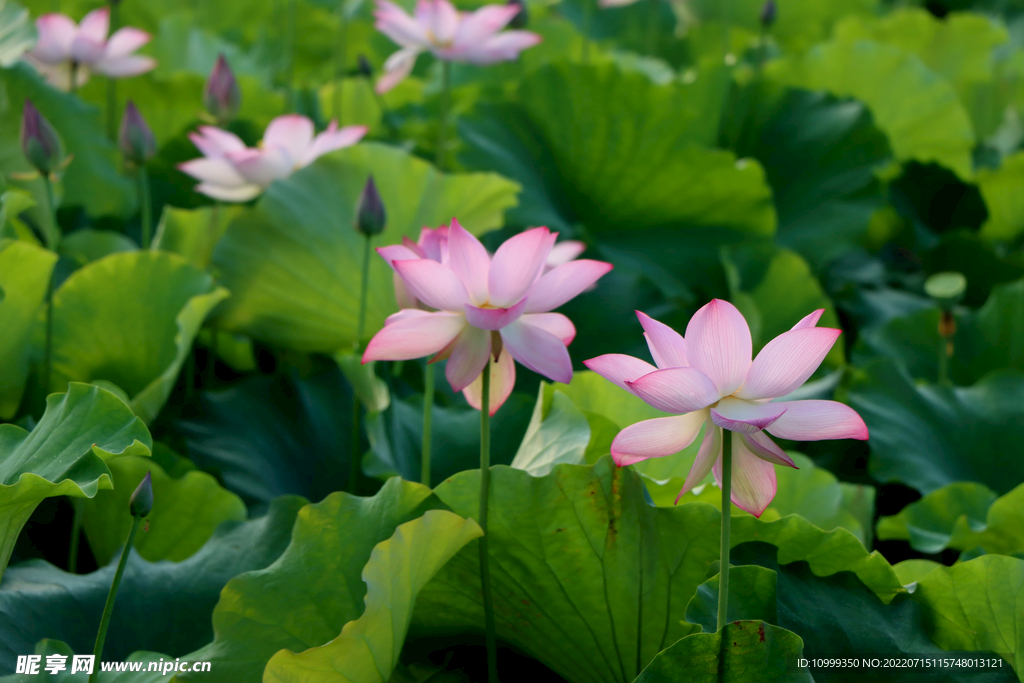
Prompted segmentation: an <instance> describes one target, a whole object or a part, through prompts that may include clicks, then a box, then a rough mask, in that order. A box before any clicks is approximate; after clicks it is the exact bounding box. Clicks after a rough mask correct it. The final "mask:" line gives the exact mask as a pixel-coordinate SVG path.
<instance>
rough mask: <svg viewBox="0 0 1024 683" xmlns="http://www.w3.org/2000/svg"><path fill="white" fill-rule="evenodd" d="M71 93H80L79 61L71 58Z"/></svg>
mask: <svg viewBox="0 0 1024 683" xmlns="http://www.w3.org/2000/svg"><path fill="white" fill-rule="evenodd" d="M69 87H70V90H68V92H69V93H71V94H72V95H75V94H77V93H78V62H76V61H75V60H71V82H70V85H69Z"/></svg>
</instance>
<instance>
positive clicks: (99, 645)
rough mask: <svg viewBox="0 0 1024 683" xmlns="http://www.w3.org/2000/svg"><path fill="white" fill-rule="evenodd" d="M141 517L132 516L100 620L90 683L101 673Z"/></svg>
mask: <svg viewBox="0 0 1024 683" xmlns="http://www.w3.org/2000/svg"><path fill="white" fill-rule="evenodd" d="M141 521H142V518H141V517H135V516H134V515H133V516H132V528H131V530H130V531H129V532H128V540H127V541H125V544H124V550H122V551H121V561H120V562H118V563H117V571H116V572H114V581H113V583H111V584H110V593H108V594H107V604H106V606H105V607H104V608H103V617H102V618H101V619H100V630H99V632H98V633H97V634H96V647H94V648H93V652H92V653H93V655H94V656H95V663H94V665H93V670H92V673H91V674H89V683H96V679H97V677H98V676H99V673H100V658H101V656H102V655H103V641H105V640H106V639H107V627H109V626H110V615H111V614H113V612H114V600H115V599H116V598H117V587H118V585H120V583H121V576H122V575H123V574H124V566H125V565H126V564H127V563H128V553H130V552H131V549H132V541H134V540H135V532H136V531H138V530H139V522H141Z"/></svg>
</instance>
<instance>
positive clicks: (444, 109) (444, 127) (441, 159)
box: [435, 61, 452, 171]
mask: <svg viewBox="0 0 1024 683" xmlns="http://www.w3.org/2000/svg"><path fill="white" fill-rule="evenodd" d="M451 99H452V63H451V62H449V61H442V62H441V112H440V116H439V119H440V120H439V121H438V128H437V150H436V158H435V165H436V166H437V168H438V170H439V171H443V170H444V169H445V154H444V152H445V149H444V148H445V147H446V146H447V145H448V114H449V110H450V109H451Z"/></svg>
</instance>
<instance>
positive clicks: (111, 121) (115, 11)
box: [107, 2, 121, 142]
mask: <svg viewBox="0 0 1024 683" xmlns="http://www.w3.org/2000/svg"><path fill="white" fill-rule="evenodd" d="M119 28H121V3H119V2H112V3H110V33H109V34H108V35H114V33H115V32H116V31H117V30H118V29H119ZM107 138H108V139H109V140H110V141H111V142H116V141H117V80H116V79H114V78H110V77H107Z"/></svg>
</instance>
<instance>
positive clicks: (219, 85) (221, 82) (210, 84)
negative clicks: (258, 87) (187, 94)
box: [203, 53, 242, 124]
mask: <svg viewBox="0 0 1024 683" xmlns="http://www.w3.org/2000/svg"><path fill="white" fill-rule="evenodd" d="M203 106H205V107H206V111H208V112H210V114H212V115H213V117H214V118H215V119H217V121H219V122H220V123H222V124H223V123H227V122H229V121H231V120H232V119H234V118H235V115H236V114H237V113H238V109H239V107H241V106H242V92H241V91H240V90H239V89H238V81H237V80H235V74H234V73H233V72H232V71H231V67H230V66H228V60H227V59H225V58H224V54H223V53H221V54H219V55H217V63H216V64H214V65H213V71H211V72H210V78H209V79H208V80H207V81H206V88H205V89H204V90H203Z"/></svg>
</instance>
